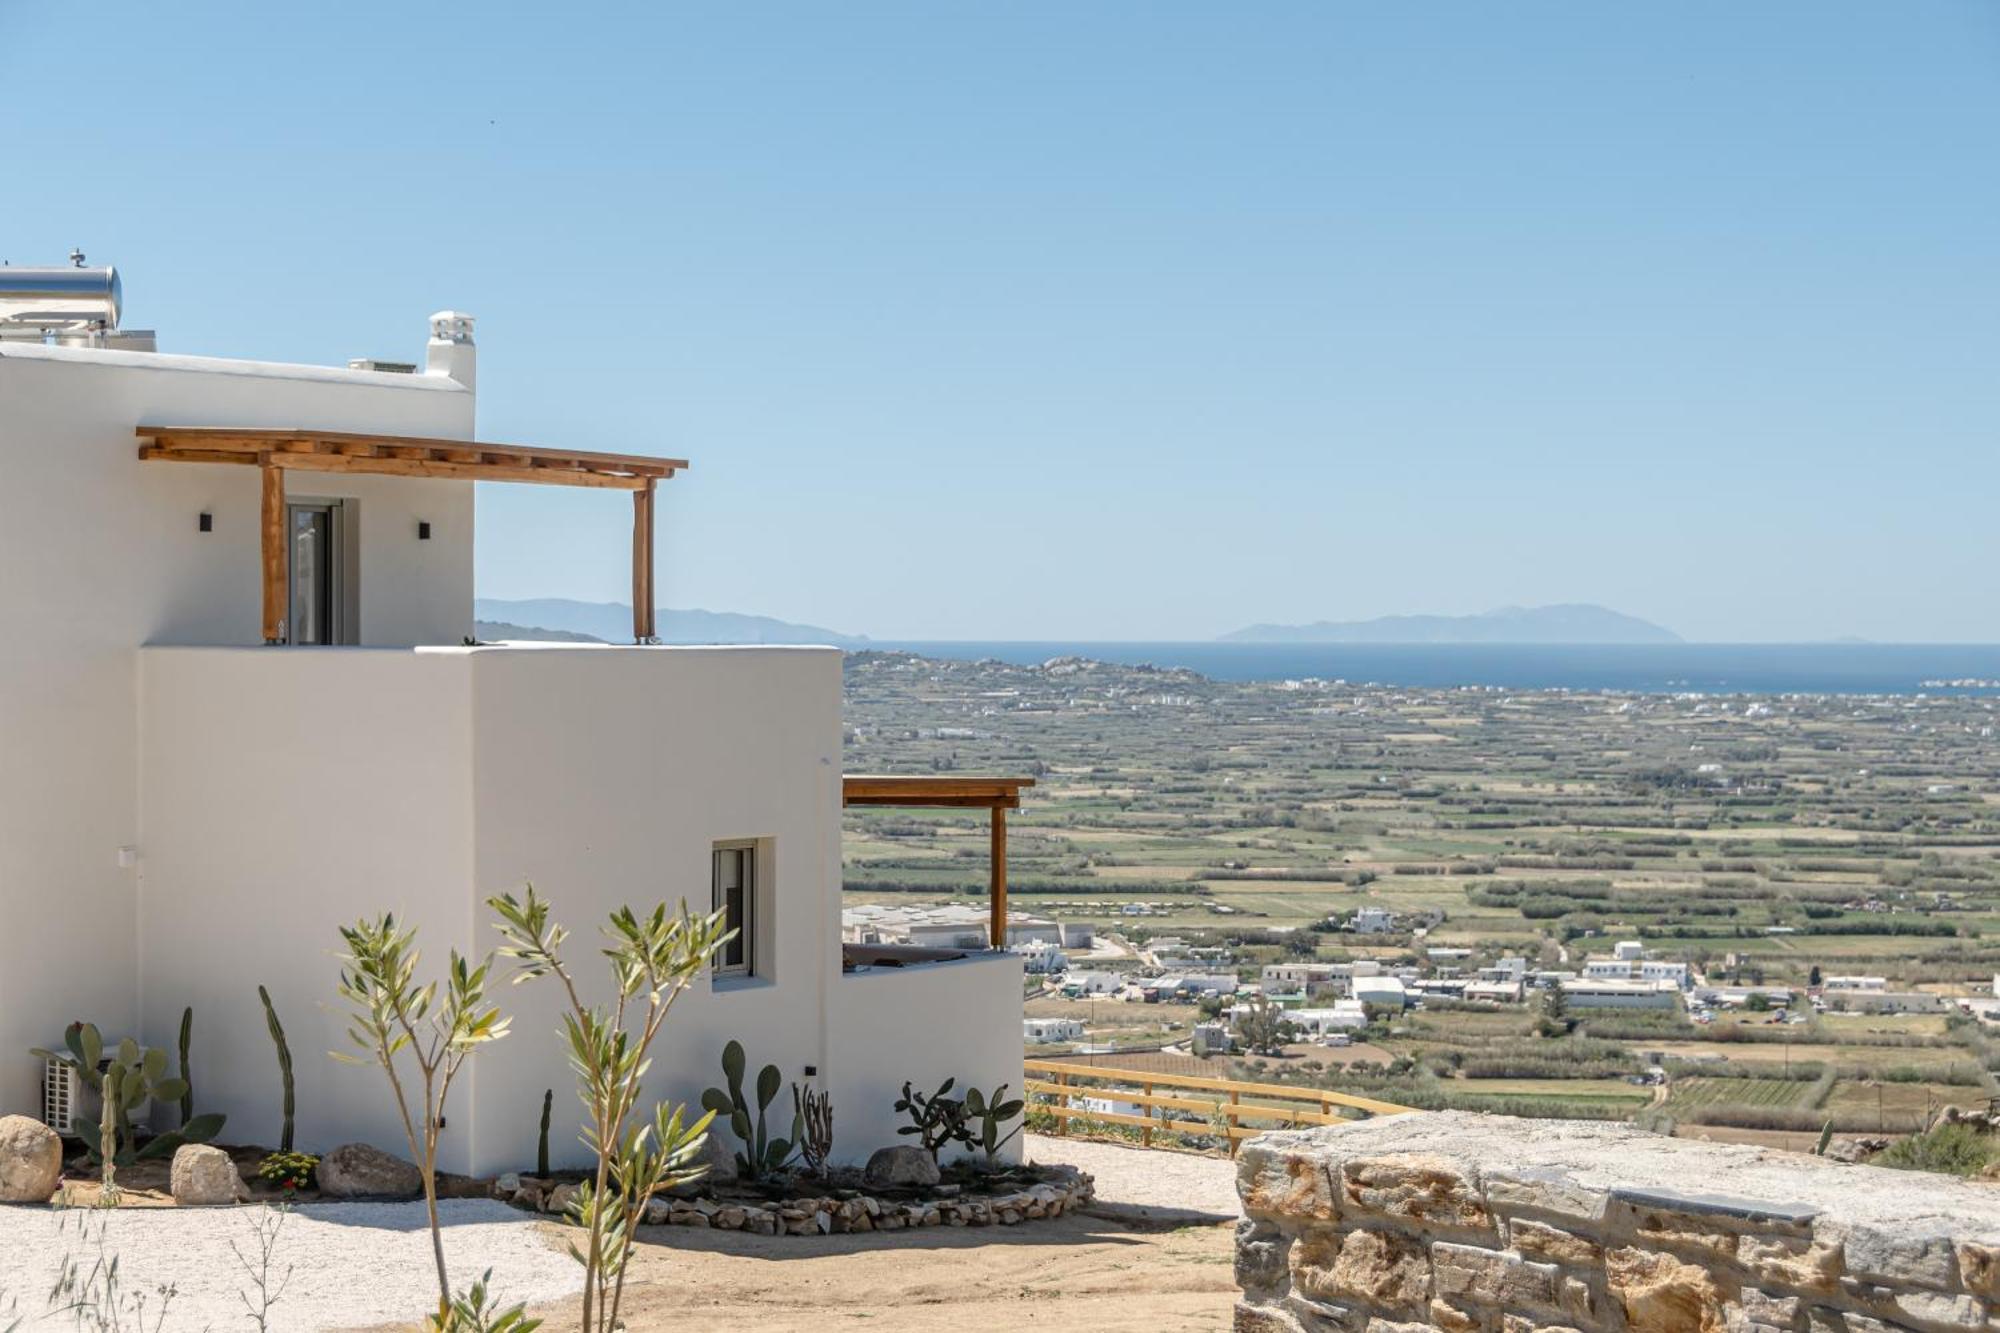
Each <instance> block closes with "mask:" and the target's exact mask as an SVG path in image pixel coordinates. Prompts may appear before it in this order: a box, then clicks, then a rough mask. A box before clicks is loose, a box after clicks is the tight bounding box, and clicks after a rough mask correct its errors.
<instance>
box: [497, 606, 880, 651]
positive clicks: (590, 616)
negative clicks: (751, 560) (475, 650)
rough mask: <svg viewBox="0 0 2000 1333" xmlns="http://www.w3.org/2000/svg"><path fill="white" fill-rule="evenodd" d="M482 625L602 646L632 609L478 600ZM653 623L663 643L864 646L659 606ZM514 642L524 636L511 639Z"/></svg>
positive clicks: (812, 631) (727, 615)
mask: <svg viewBox="0 0 2000 1333" xmlns="http://www.w3.org/2000/svg"><path fill="white" fill-rule="evenodd" d="M472 605H473V615H474V616H475V617H476V618H477V619H479V620H481V621H493V622H495V623H499V624H506V625H514V626H530V627H533V628H536V629H543V630H560V631H564V632H566V633H569V634H582V635H585V636H587V637H588V638H591V639H599V640H602V641H604V642H605V643H630V642H631V641H632V608H631V607H630V606H629V605H628V604H626V603H624V602H579V601H575V600H573V599H571V598H568V597H534V598H528V599H526V600H522V601H508V600H506V599H503V598H497V597H481V598H478V599H477V600H475V601H474V602H473V604H472ZM654 616H655V620H654V624H655V627H656V629H657V632H658V634H659V637H660V639H661V640H662V641H663V642H666V643H831V644H848V643H863V642H866V638H865V636H861V635H854V634H842V633H840V632H839V631H838V630H830V629H825V628H822V627H821V626H818V625H799V624H794V623H792V622H791V621H787V620H776V619H773V618H772V617H770V616H750V615H742V614H739V613H737V612H734V611H702V610H687V611H676V610H674V609H672V608H671V607H664V606H663V607H660V608H659V609H658V610H657V611H656V612H654ZM513 637H516V638H519V637H523V636H521V635H518V634H517V635H514V636H513Z"/></svg>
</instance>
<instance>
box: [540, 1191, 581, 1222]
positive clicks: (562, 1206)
mask: <svg viewBox="0 0 2000 1333" xmlns="http://www.w3.org/2000/svg"><path fill="white" fill-rule="evenodd" d="M582 1192H583V1187H582V1186H581V1185H576V1184H570V1185H558V1186H556V1187H555V1188H554V1189H552V1190H550V1191H549V1198H548V1203H547V1204H546V1205H545V1206H546V1210H547V1211H548V1212H551V1213H553V1214H555V1215H556V1216H557V1217H568V1216H569V1206H570V1205H571V1204H572V1203H574V1202H576V1196H577V1195H579V1194H581V1193H582Z"/></svg>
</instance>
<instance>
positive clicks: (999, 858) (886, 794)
mask: <svg viewBox="0 0 2000 1333" xmlns="http://www.w3.org/2000/svg"><path fill="white" fill-rule="evenodd" d="M1034 785H1035V780H1034V779H1033V778H1001V777H965V776H962V775H960V774H943V773H940V774H917V775H910V776H904V775H901V774H876V773H859V774H849V775H848V776H846V777H844V778H842V779H841V783H840V800H841V804H842V805H859V806H904V807H909V808H913V809H947V810H984V811H986V812H987V813H988V816H989V818H990V821H991V826H990V828H989V830H988V832H989V837H990V846H991V860H990V861H989V863H988V870H987V923H986V931H987V939H988V941H989V942H990V943H991V944H992V946H993V947H994V948H996V949H1004V948H1005V947H1006V946H1007V812H1008V811H1009V810H1019V809H1020V808H1021V789H1022V788H1023V787H1032V786H1034Z"/></svg>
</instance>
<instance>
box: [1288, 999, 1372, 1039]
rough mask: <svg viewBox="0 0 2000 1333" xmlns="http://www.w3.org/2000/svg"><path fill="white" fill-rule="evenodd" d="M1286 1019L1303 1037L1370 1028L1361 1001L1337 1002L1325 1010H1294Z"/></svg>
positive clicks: (1324, 1008)
mask: <svg viewBox="0 0 2000 1333" xmlns="http://www.w3.org/2000/svg"><path fill="white" fill-rule="evenodd" d="M1285 1018H1286V1020H1287V1021H1288V1022H1290V1023H1291V1025H1292V1030H1293V1031H1294V1032H1296V1033H1298V1035H1300V1036H1302V1037H1325V1036H1330V1035H1332V1034H1333V1033H1336V1032H1356V1031H1359V1030H1360V1029H1362V1028H1365V1027H1367V1026H1368V1015H1367V1013H1365V1012H1364V1011H1363V1009H1362V1007H1361V1001H1359V1000H1336V1001H1334V1002H1333V1004H1331V1005H1329V1006H1326V1007H1323V1008H1313V1009H1294V1010H1292V1011H1291V1012H1289V1013H1287V1014H1286V1015H1285Z"/></svg>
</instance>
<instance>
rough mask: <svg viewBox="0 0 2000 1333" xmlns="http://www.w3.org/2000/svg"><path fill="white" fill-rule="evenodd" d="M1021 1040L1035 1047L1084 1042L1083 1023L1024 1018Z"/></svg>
mask: <svg viewBox="0 0 2000 1333" xmlns="http://www.w3.org/2000/svg"><path fill="white" fill-rule="evenodd" d="M1021 1039H1022V1040H1023V1041H1025V1042H1028V1043H1029V1044H1031V1045H1035V1046H1044V1045H1049V1044H1051V1043H1054V1042H1063V1041H1082V1040H1083V1022H1082V1020H1081V1019H1075V1018H1024V1019H1022V1020H1021Z"/></svg>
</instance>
